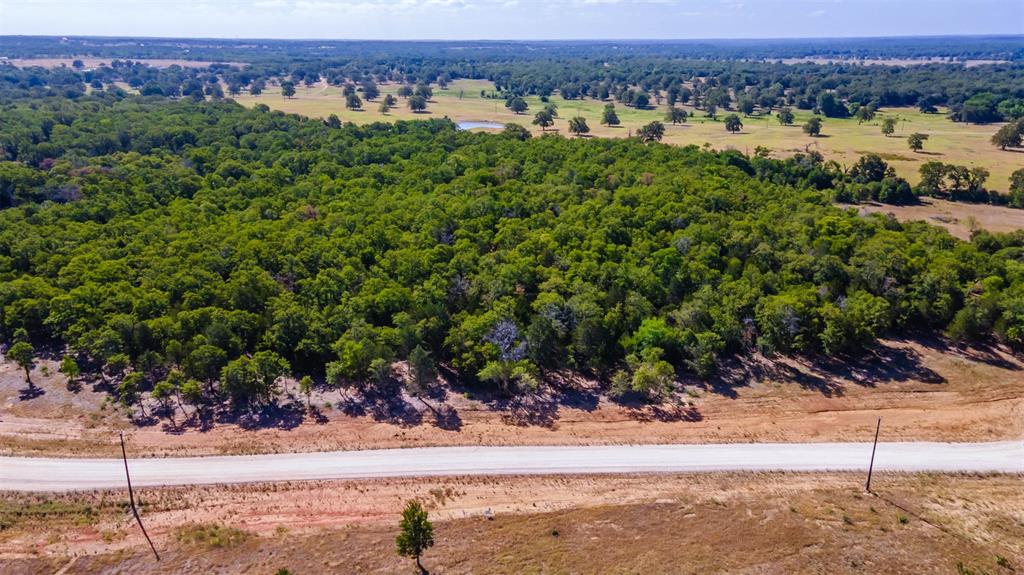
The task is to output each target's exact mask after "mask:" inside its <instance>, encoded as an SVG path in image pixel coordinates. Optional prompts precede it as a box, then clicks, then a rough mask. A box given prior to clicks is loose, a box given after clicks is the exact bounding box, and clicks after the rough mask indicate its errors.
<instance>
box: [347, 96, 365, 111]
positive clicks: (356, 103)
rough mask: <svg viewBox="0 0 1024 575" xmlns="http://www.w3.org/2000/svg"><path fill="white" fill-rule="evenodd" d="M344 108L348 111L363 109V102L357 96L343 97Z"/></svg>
mask: <svg viewBox="0 0 1024 575" xmlns="http://www.w3.org/2000/svg"><path fill="white" fill-rule="evenodd" d="M345 107H346V108H348V109H349V110H360V109H362V107H363V100H362V99H361V98H360V97H359V96H358V95H357V94H349V95H348V96H345Z"/></svg>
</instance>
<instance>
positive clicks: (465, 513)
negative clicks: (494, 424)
mask: <svg viewBox="0 0 1024 575" xmlns="http://www.w3.org/2000/svg"><path fill="white" fill-rule="evenodd" d="M862 479H863V478H862V476H861V474H850V473H832V474H808V473H753V474H735V473H727V474H714V473H712V474H692V475H685V474H684V475H671V474H668V475H646V474H641V475H624V476H584V477H572V476H538V477H499V478H483V477H481V478H425V479H419V480H414V479H403V480H384V481H372V480H367V481H348V482H312V483H302V482H294V483H289V484H274V485H254V486H238V487H232V486H219V487H209V488H203V489H202V490H194V489H187V490H186V489H181V488H173V489H170V490H167V491H168V496H170V495H172V494H174V495H176V496H177V497H178V498H188V499H190V500H191V504H190V505H189V506H188V512H187V513H185V514H182V513H180V512H171V513H164V514H160V513H147V514H146V515H147V523H148V525H147V526H148V527H150V530H151V532H155V533H156V535H155V536H156V537H157V545H158V547H159V548H160V551H161V556H162V560H161V562H160V563H155V562H154V561H153V560H152V556H151V555H150V554H149V550H148V547H147V546H146V544H145V541H144V540H142V538H141V535H139V534H138V533H137V531H138V530H137V528H136V527H135V526H134V525H133V524H132V523H131V521H120V522H119V523H118V525H117V527H116V529H118V533H124V534H125V535H124V537H117V536H114V537H112V541H113V544H108V546H106V547H93V548H91V549H92V550H91V551H90V552H89V553H88V554H83V553H76V554H77V556H78V559H77V561H75V563H74V568H75V571H74V572H76V573H108V572H122V573H135V574H137V575H145V574H149V573H166V572H174V573H210V572H230V573H273V572H275V571H276V570H277V569H280V568H282V567H287V568H288V569H289V570H290V571H291V572H294V573H332V572H352V573H400V572H410V573H411V572H413V568H412V566H411V561H409V560H408V559H405V558H401V557H398V556H397V555H396V554H395V552H394V537H395V534H396V530H397V522H398V515H399V512H400V510H401V506H402V502H403V501H404V500H405V499H407V498H409V497H417V496H419V497H427V496H428V494H430V493H439V492H440V491H441V490H442V489H444V488H446V487H448V486H452V487H453V489H452V490H451V491H450V492H447V493H446V494H445V497H444V499H443V500H441V498H438V497H436V496H435V497H434V498H433V500H432V501H431V505H430V506H429V509H430V515H431V519H432V520H433V521H434V533H435V540H436V542H437V544H436V546H435V547H433V548H431V549H429V550H428V551H427V552H426V553H425V554H424V558H423V562H424V564H425V565H426V567H427V568H428V569H430V570H431V571H432V572H438V573H655V572H656V573H695V572H754V571H756V572H766V573H796V572H800V573H804V572H823V573H824V572H827V573H840V574H841V573H850V574H853V573H908V572H914V573H952V572H955V571H954V568H955V566H956V565H957V564H958V563H962V564H964V565H965V566H969V567H970V568H972V569H976V570H981V571H984V572H991V573H1007V574H1009V573H1012V572H1014V571H1013V570H1014V569H1018V570H1019V569H1020V567H1021V565H1024V523H1021V522H1020V515H1019V511H1018V510H1019V509H1020V508H1021V506H1020V503H1021V495H1020V490H1019V477H1016V476H1008V475H985V474H981V475H979V474H974V475H958V474H894V473H881V474H878V475H876V492H877V494H876V495H871V494H866V493H864V492H863V489H862V483H861V482H862ZM250 488H257V489H260V490H262V491H261V492H260V493H252V492H251V490H250ZM310 489H312V490H313V493H310V492H309V491H310ZM151 491H155V490H147V492H151ZM197 491H198V492H200V493H206V494H207V497H209V499H207V498H205V497H200V498H198V499H194V498H193V497H194V495H195V493H196V492H197ZM150 496H151V497H158V496H156V495H155V494H153V493H151V494H150ZM83 497H88V495H87V494H78V495H74V494H72V495H68V496H66V498H67V499H69V500H74V499H76V498H83ZM245 499H248V500H250V503H249V504H248V505H243V504H240V503H239V502H240V501H242V500H245ZM371 501H374V502H376V503H370V502H371ZM197 514H205V517H204V518H203V519H201V520H199V521H197V520H196V519H194V518H193V517H194V516H195V515H197ZM288 517H290V520H291V523H288V524H287V525H286V527H285V528H282V524H281V521H282V520H283V519H285V518H288ZM176 518H177V521H178V523H176V524H175V523H169V522H170V521H174V520H175V519H176ZM182 518H184V519H182ZM902 518H905V519H902ZM83 529H87V528H83ZM243 530H244V531H243ZM115 535H117V534H115ZM36 536H37V537H44V535H43V534H42V533H41V532H40V533H37V534H36ZM69 539H70V538H69ZM31 540H32V539H31V538H30V537H28V536H23V537H22V538H21V539H19V544H22V545H24V544H25V542H26V541H31ZM44 549H45V548H44ZM49 549H50V550H49V551H46V552H43V553H40V554H38V555H37V557H38V563H36V564H35V565H36V566H38V565H41V564H43V563H44V562H47V561H52V559H53V557H54V556H55V555H57V554H60V553H63V554H64V556H68V555H71V554H72V553H75V549H76V548H74V547H72V548H64V547H62V546H61V545H54V544H51V545H50V546H49ZM54 549H57V550H59V552H58V553H54V552H53V551H52V550H54ZM3 562H4V556H3V555H2V553H0V564H2V563H3ZM27 565H28V566H29V567H31V566H33V564H32V563H27ZM28 571H29V572H32V571H31V569H29V570H28Z"/></svg>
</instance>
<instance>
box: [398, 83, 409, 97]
mask: <svg viewBox="0 0 1024 575" xmlns="http://www.w3.org/2000/svg"><path fill="white" fill-rule="evenodd" d="M412 94H413V90H412V86H410V85H408V84H403V85H401V86H399V87H398V97H399V98H408V97H409V96H412Z"/></svg>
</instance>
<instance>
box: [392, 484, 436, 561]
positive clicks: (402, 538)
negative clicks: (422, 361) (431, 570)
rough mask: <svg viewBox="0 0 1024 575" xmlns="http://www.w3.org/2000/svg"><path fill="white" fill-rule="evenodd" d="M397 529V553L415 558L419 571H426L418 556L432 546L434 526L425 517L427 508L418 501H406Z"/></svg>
mask: <svg viewBox="0 0 1024 575" xmlns="http://www.w3.org/2000/svg"><path fill="white" fill-rule="evenodd" d="M398 529H399V533H398V537H396V538H395V544H396V546H397V548H398V554H399V555H401V556H403V557H409V558H412V559H415V560H416V567H417V568H419V570H420V573H426V572H427V570H426V569H424V568H423V563H421V562H420V557H422V555H423V552H424V551H426V550H427V549H430V548H431V547H433V546H434V526H433V525H432V524H431V523H430V519H428V518H427V510H426V509H424V508H423V506H422V505H421V504H420V502H419V501H416V500H410V501H408V502H406V504H405V509H404V510H402V520H401V521H399V523H398Z"/></svg>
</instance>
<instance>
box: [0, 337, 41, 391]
mask: <svg viewBox="0 0 1024 575" xmlns="http://www.w3.org/2000/svg"><path fill="white" fill-rule="evenodd" d="M6 355H7V359H10V360H12V361H13V362H14V363H16V364H18V367H20V368H21V369H23V370H25V381H26V382H27V383H28V384H29V387H31V386H32V368H34V367H35V366H36V364H35V356H36V349H35V348H34V347H32V344H30V343H28V342H26V341H19V342H17V343H15V344H14V345H12V346H11V347H10V348H9V349H8V350H7V354H6Z"/></svg>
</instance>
